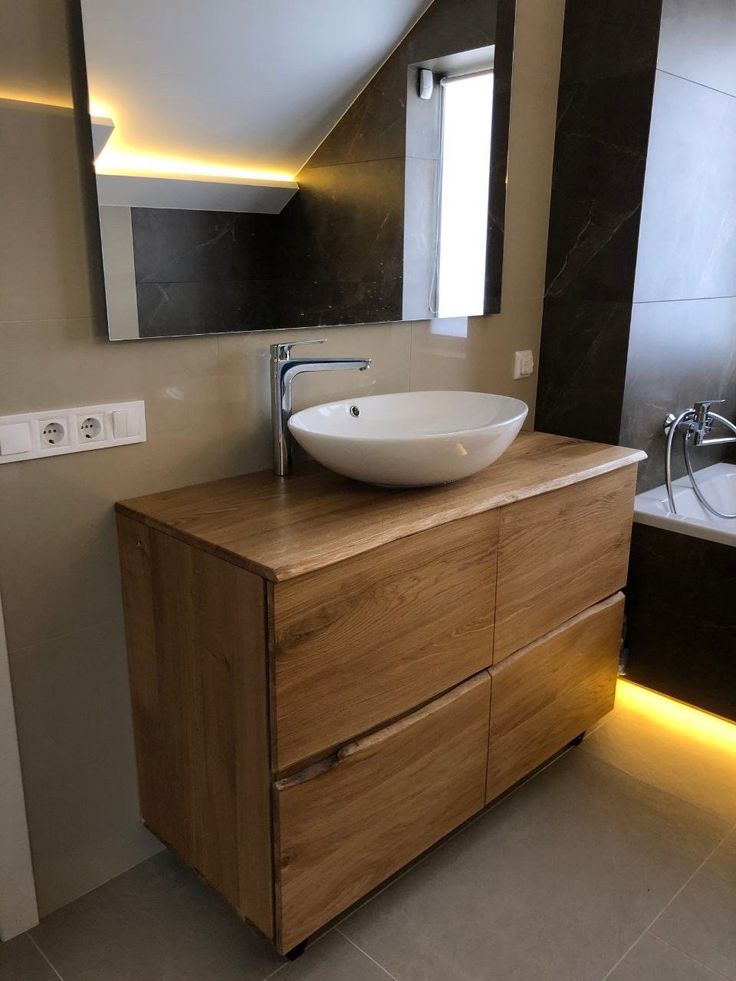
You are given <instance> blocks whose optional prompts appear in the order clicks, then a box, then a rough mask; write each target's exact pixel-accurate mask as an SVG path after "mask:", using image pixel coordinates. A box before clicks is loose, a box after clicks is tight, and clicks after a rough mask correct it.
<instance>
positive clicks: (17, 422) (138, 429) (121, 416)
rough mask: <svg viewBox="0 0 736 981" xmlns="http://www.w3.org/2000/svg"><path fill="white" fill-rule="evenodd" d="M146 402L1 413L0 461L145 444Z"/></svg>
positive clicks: (11, 461)
mask: <svg viewBox="0 0 736 981" xmlns="http://www.w3.org/2000/svg"><path fill="white" fill-rule="evenodd" d="M145 441H146V407H145V404H144V403H143V402H114V403H111V404H109V405H83V406H81V407H79V408H75V409H47V410H46V411H44V412H26V413H23V414H22V415H15V416H0V463H18V462H20V461H21V460H34V459H36V458H38V457H49V456H63V455H64V454H66V453H81V452H82V451H84V450H101V449H104V447H106V446H124V445H125V444H126V443H145Z"/></svg>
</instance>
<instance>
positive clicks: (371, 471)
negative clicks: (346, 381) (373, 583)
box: [289, 392, 529, 487]
mask: <svg viewBox="0 0 736 981" xmlns="http://www.w3.org/2000/svg"><path fill="white" fill-rule="evenodd" d="M528 411H529V409H528V407H527V405H526V404H525V403H524V402H521V401H520V400H519V399H513V398H508V397H507V396H505V395H485V394H483V393H482V392H401V393H398V394H396V395H369V396H365V397H362V398H356V399H346V400H344V401H342V402H328V403H326V404H325V405H315V406H313V407H312V408H310V409H304V410H303V411H301V412H297V413H295V414H294V415H293V416H292V417H291V418H290V419H289V429H290V430H291V432H292V434H293V435H294V438H295V439H296V440H297V442H299V443H300V444H301V445H302V446H303V447H304V449H305V450H307V452H308V453H310V454H311V455H312V456H313V457H314V458H315V460H318V461H319V462H320V463H321V464H323V465H324V466H325V467H328V468H329V469H330V470H334V471H335V472H336V473H340V474H343V475H344V476H345V477H353V478H354V479H355V480H363V481H366V482H367V483H369V484H381V485H383V486H386V487H422V486H427V485H431V484H446V483H449V482H450V481H453V480H461V479H462V478H463V477H469V476H470V475H471V474H473V473H476V472H477V471H478V470H482V469H483V468H484V467H487V466H488V465H489V464H491V463H493V461H494V460H497V459H498V458H499V457H500V456H501V454H502V453H503V452H504V451H505V450H507V449H508V448H509V446H510V445H511V444H512V443H513V441H514V439H515V438H516V436H517V435H518V433H519V430H520V429H521V427H522V424H523V422H524V420H525V419H526V415H527V412H528Z"/></svg>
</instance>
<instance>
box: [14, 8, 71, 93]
mask: <svg viewBox="0 0 736 981" xmlns="http://www.w3.org/2000/svg"><path fill="white" fill-rule="evenodd" d="M66 32H67V5H66V4H65V3H62V2H58V0H57V2H53V3H49V0H23V2H22V3H10V2H3V3H2V4H0V98H7V97H8V96H11V97H15V98H25V99H31V98H32V99H36V100H38V101H41V102H44V101H45V102H51V103H59V104H61V105H71V97H70V91H69V90H70V77H69V52H68V50H67V46H66V44H64V43H63V39H64V38H65V37H66ZM60 41H61V42H62V43H60Z"/></svg>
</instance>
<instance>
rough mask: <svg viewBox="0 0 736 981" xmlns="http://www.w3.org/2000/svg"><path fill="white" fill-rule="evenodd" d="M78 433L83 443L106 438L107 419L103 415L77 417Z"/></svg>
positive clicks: (92, 414) (93, 414)
mask: <svg viewBox="0 0 736 981" xmlns="http://www.w3.org/2000/svg"><path fill="white" fill-rule="evenodd" d="M77 433H78V435H79V439H80V441H81V442H82V443H92V442H95V441H99V440H101V439H104V438H105V417H104V416H103V415H102V414H101V413H89V414H88V415H81V416H77Z"/></svg>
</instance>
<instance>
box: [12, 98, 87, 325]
mask: <svg viewBox="0 0 736 981" xmlns="http://www.w3.org/2000/svg"><path fill="white" fill-rule="evenodd" d="M0 132H2V141H1V142H0V171H1V172H2V181H0V214H2V216H3V229H4V234H3V235H1V236H0V321H4V320H47V319H50V318H53V317H84V316H89V315H90V314H91V313H92V312H93V309H94V301H93V298H92V292H91V287H90V268H91V267H90V263H89V259H88V251H87V249H88V240H87V235H86V230H85V218H84V215H85V212H84V207H83V205H82V197H81V187H80V171H79V162H78V150H77V136H76V130H75V124H74V116H73V114H72V112H71V111H69V110H66V109H56V110H50V111H49V110H44V109H41V108H39V107H37V106H28V107H23V106H22V105H21V104H18V103H12V102H1V101H0Z"/></svg>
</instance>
